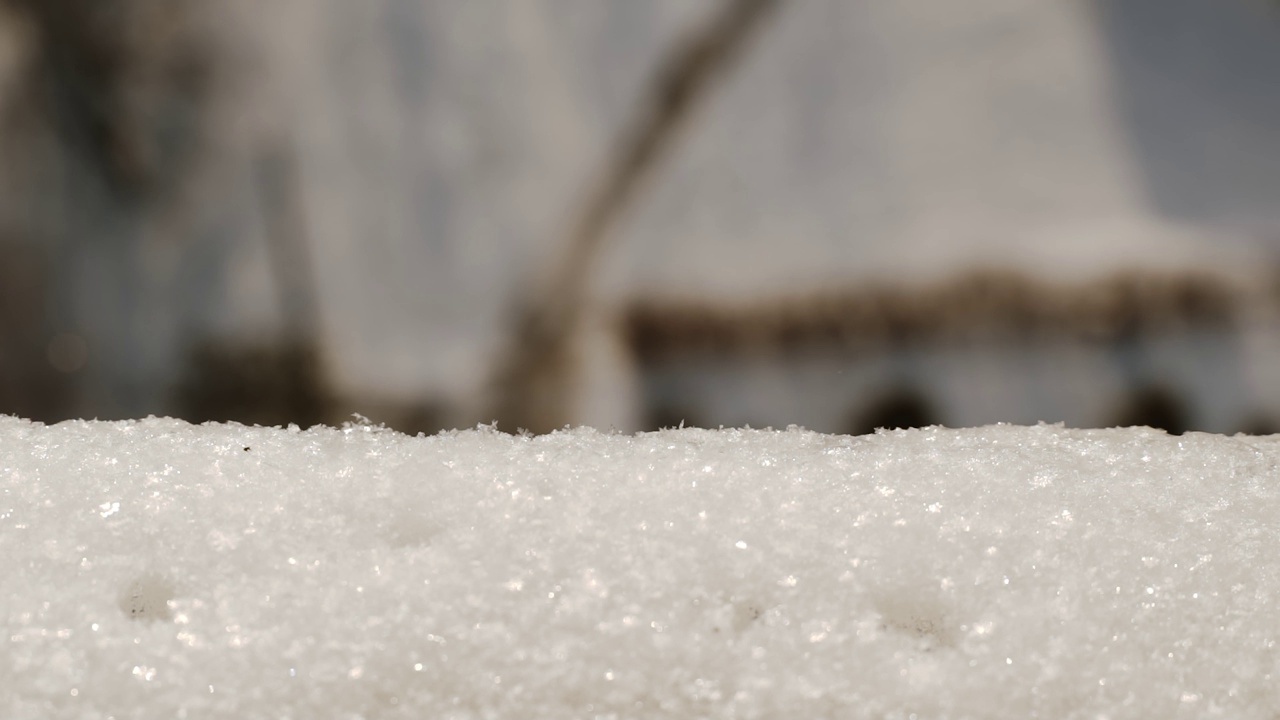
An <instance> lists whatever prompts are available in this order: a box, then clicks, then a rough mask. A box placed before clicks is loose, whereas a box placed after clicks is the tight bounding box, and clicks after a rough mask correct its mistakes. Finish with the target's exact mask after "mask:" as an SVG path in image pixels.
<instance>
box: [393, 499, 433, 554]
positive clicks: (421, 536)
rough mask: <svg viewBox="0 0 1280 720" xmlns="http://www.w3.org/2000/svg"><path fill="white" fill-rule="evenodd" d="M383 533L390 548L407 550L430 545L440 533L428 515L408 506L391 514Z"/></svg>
mask: <svg viewBox="0 0 1280 720" xmlns="http://www.w3.org/2000/svg"><path fill="white" fill-rule="evenodd" d="M385 532H386V538H387V542H389V543H391V546H392V547H396V548H407V547H416V546H424V545H430V544H431V541H432V540H433V539H434V538H435V536H436V535H438V534H439V533H440V527H439V526H438V525H436V523H435V522H434V521H433V520H432V518H431V516H430V515H428V514H427V513H425V512H421V511H419V510H417V509H416V508H414V507H412V506H409V507H401V508H397V509H395V510H393V511H392V512H391V517H390V520H389V521H388V523H387V526H386V531H385Z"/></svg>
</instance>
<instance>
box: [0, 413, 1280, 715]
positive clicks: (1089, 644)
mask: <svg viewBox="0 0 1280 720" xmlns="http://www.w3.org/2000/svg"><path fill="white" fill-rule="evenodd" d="M1277 460H1280V438H1276V437H1272V438H1258V437H1245V436H1237V437H1234V438H1231V437H1224V436H1217V435H1203V434H1189V435H1186V436H1182V437H1172V436H1168V435H1165V434H1164V433H1162V432H1158V431H1153V430H1147V429H1117V430H1073V429H1065V428H1063V427H1060V426H1046V425H1042V426H1037V427H1015V426H1007V425H997V426H989V427H982V428H975V429H967V430H949V429H943V428H929V429H922V430H910V431H894V432H882V433H879V434H876V435H872V436H862V437H851V436H836V435H823V434H817V433H812V432H807V431H804V430H799V429H789V430H786V431H771V430H718V431H715V430H699V429H673V430H664V431H661V432H655V433H646V434H641V435H635V436H626V435H617V434H606V433H601V432H597V431H594V430H590V429H577V430H566V431H563V432H557V433H553V434H550V435H545V436H538V437H533V436H513V435H507V434H503V433H500V432H498V431H496V430H494V429H492V428H488V427H480V428H478V429H476V430H468V431H460V432H450V433H444V434H441V435H438V436H435V437H416V438H415V437H408V436H405V435H402V434H399V433H396V432H393V431H390V430H386V429H382V428H378V427H371V426H369V425H368V424H351V425H348V426H346V427H344V428H342V429H333V428H314V429H311V430H308V431H301V430H299V429H297V428H290V429H273V428H257V427H254V428H250V427H244V426H239V425H218V424H208V425H203V426H193V425H190V424H187V423H185V422H182V421H178V420H167V419H148V420H143V421H137V422H110V423H108V422H84V421H73V422H65V423H61V424H58V425H52V426H44V425H40V424H36V423H31V422H27V421H25V420H20V419H16V418H0V621H2V622H3V631H4V632H3V633H0V643H4V646H5V652H4V653H3V654H0V717H4V718H13V719H15V720H20V719H25V718H32V719H35V718H40V719H44V718H100V719H105V718H117V719H118V720H124V719H125V718H144V719H145V718H180V717H191V718H297V719H299V720H301V719H307V718H590V717H595V718H637V717H664V718H886V717H890V718H904V719H905V718H995V717H1008V718H1013V717H1017V718H1026V717H1043V718H1102V717H1107V718H1113V719H1116V718H1154V717H1162V718H1163V717H1213V716H1221V717H1228V718H1237V719H1247V718H1257V719H1259V720H1274V718H1276V717H1280V646H1278V645H1277V641H1278V640H1280V571H1278V567H1280V566H1277V564H1276V562H1277V561H1276V552H1277V550H1278V549H1280V479H1278V478H1277Z"/></svg>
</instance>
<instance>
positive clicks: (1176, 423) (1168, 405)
mask: <svg viewBox="0 0 1280 720" xmlns="http://www.w3.org/2000/svg"><path fill="white" fill-rule="evenodd" d="M1113 417H1114V418H1115V419H1114V420H1113V421H1112V422H1111V423H1109V424H1108V427H1149V428H1155V429H1157V430H1164V431H1165V432H1167V433H1169V434H1170V435H1181V434H1183V433H1185V432H1188V431H1190V430H1193V429H1195V428H1193V427H1192V419H1191V411H1190V409H1189V408H1188V407H1187V404H1186V402H1184V401H1183V400H1182V399H1181V398H1180V397H1179V396H1178V394H1177V393H1176V392H1174V391H1173V390H1172V389H1170V388H1168V387H1165V386H1163V385H1148V386H1146V387H1142V388H1139V389H1137V390H1135V391H1134V392H1133V393H1131V394H1130V395H1129V397H1128V398H1126V399H1125V400H1124V402H1123V403H1122V404H1121V406H1120V408H1119V409H1118V410H1117V411H1116V412H1115V414H1114V416H1113Z"/></svg>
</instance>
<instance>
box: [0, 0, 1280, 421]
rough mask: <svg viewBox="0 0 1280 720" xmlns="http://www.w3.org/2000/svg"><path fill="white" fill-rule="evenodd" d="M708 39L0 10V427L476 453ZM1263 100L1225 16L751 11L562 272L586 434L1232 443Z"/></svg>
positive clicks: (396, 8) (638, 5)
mask: <svg viewBox="0 0 1280 720" xmlns="http://www.w3.org/2000/svg"><path fill="white" fill-rule="evenodd" d="M719 6H720V3H719V2H716V1H713V0H698V1H697V2H689V1H688V0H647V1H645V2H633V1H632V0H609V1H607V2H600V1H599V0H486V1H485V2H468V3H454V2H447V1H446V0H370V1H368V2H361V3H349V2H343V1H342V0H285V1H282V2H279V3H272V4H271V6H270V7H269V8H266V9H263V8H261V7H260V6H259V5H257V4H254V3H251V2H248V0H233V1H230V2H226V3H218V4H208V3H203V4H202V3H197V2H194V0H186V1H183V2H172V1H169V0H111V2H103V3H100V4H98V5H96V6H94V7H95V9H93V10H89V9H86V8H85V7H84V6H83V5H82V4H81V3H75V2H72V1H71V0H50V1H48V2H39V1H37V0H27V1H23V0H5V2H2V3H0V48H2V50H0V113H3V115H2V116H0V122H3V123H4V125H3V131H2V132H0V153H3V155H0V187H2V188H3V193H0V264H2V265H3V267H0V283H4V287H3V288H0V303H2V304H0V342H2V343H3V345H2V346H0V412H18V413H20V414H25V415H33V416H38V417H42V418H47V419H56V418H59V417H68V416H78V415H84V416H101V417H127V416H135V415H140V414H146V413H183V414H185V415H186V416H188V417H193V418H197V419H203V418H217V419H226V418H231V417H235V418H239V419H244V420H248V421H257V422H284V421H288V420H291V419H292V420H295V421H298V422H303V423H306V422H310V421H316V420H327V421H330V422H333V421H336V420H340V419H341V418H342V416H343V414H345V413H348V412H352V411H360V412H363V413H364V414H366V415H369V416H371V417H373V418H374V419H375V420H386V421H388V422H392V423H393V424H398V425H399V426H401V427H405V428H407V429H430V428H432V427H435V426H439V425H452V424H455V423H462V424H467V423H473V422H477V421H481V420H484V419H485V417H484V412H485V411H484V408H483V405H482V404H481V403H480V401H479V398H481V397H482V395H483V390H484V388H485V384H486V382H488V380H489V377H490V374H491V371H492V367H493V358H494V356H495V354H496V353H497V352H498V351H499V350H500V348H501V347H502V344H503V340H504V337H505V336H506V333H508V332H509V326H510V322H511V318H512V317H513V307H514V306H516V305H518V304H519V303H521V302H523V301H524V297H525V295H524V294H523V293H524V292H525V291H526V289H527V283H529V282H530V279H531V278H533V277H536V276H537V275H538V273H540V272H544V271H545V270H546V266H547V265H548V264H549V263H550V262H553V261H554V258H555V257H556V255H557V253H558V252H559V251H560V249H561V245H562V243H563V238H564V237H565V235H566V234H567V232H568V228H569V226H570V225H571V224H572V222H573V220H574V217H575V216H576V214H578V213H580V212H582V204H583V202H584V200H583V198H584V197H586V196H588V195H589V191H590V189H591V187H592V185H593V183H596V182H598V179H599V176H600V168H601V167H602V166H605V165H606V164H607V163H608V161H609V158H610V156H611V153H613V152H614V148H615V143H616V141H617V138H618V137H619V135H620V134H621V133H622V132H623V130H624V129H625V128H626V127H627V126H628V124H629V123H630V122H631V119H632V118H633V116H634V114H635V112H636V105H637V98H641V97H643V94H644V91H645V88H646V87H648V83H649V82H650V79H651V77H652V75H653V73H654V72H655V68H657V67H660V66H661V64H662V61H663V59H664V58H665V57H666V56H667V55H668V54H669V53H670V52H671V50H672V48H674V47H678V46H679V44H680V43H681V42H682V41H683V40H684V39H685V38H687V37H688V36H689V34H690V33H691V32H693V31H694V30H695V29H696V28H698V27H700V26H701V25H702V24H703V23H705V22H706V21H707V19H708V17H710V16H712V14H713V13H715V12H716V10H717V8H718V7H719ZM1277 67H1280V11H1277V10H1276V9H1275V8H1274V7H1272V6H1271V5H1269V4H1267V3H1263V2H1260V1H1255V0H1162V1H1159V2H1157V1H1156V0H1096V1H1093V2H1072V1H1070V0H1060V1H1055V2H1037V1H1035V0H979V1H978V2H970V3H965V4H963V5H962V6H961V5H957V6H955V7H952V6H950V5H946V4H940V3H937V2H932V1H930V0H905V1H902V2H892V3H890V2H877V1H873V0H867V1H861V0H859V1H857V2H848V1H846V0H792V1H791V2H782V3H781V6H780V7H779V8H778V10H777V12H775V13H774V14H773V15H772V16H771V17H770V19H769V21H768V24H767V26H765V27H763V28H762V29H761V30H760V31H759V32H758V33H757V35H756V37H754V38H753V39H752V40H751V42H750V45H749V47H748V51H747V52H746V53H745V54H744V55H743V56H742V57H741V58H740V59H739V61H738V62H737V63H736V65H735V66H734V67H732V68H729V70H728V71H727V72H726V74H725V75H724V76H723V80H722V82H720V83H719V84H718V85H717V86H716V87H714V88H712V90H711V91H710V92H709V93H708V95H707V97H706V98H704V99H703V100H702V102H701V104H700V107H699V108H698V110H697V112H696V115H695V117H694V118H693V121H692V122H691V123H690V125H689V126H688V127H687V128H686V129H685V131H684V132H683V133H682V134H681V135H680V136H679V137H678V138H676V140H675V142H674V145H673V147H672V150H671V152H670V154H669V155H668V156H667V157H666V158H665V159H664V161H663V162H661V163H660V164H659V165H658V166H657V167H656V169H655V170H654V171H653V172H652V173H650V174H649V176H648V177H647V178H646V183H645V185H644V186H643V187H642V188H641V191H640V192H638V193H637V194H636V195H635V197H634V198H633V199H632V202H631V203H630V205H629V206H628V207H627V208H626V212H625V213H624V214H623V215H622V216H621V217H620V220H619V222H618V223H617V224H616V225H615V226H614V227H613V229H612V231H611V232H610V234H609V236H608V237H607V243H606V245H605V246H604V248H603V249H604V252H603V253H602V254H601V256H600V257H599V258H597V262H595V263H594V264H593V265H592V267H591V273H592V282H591V298H592V299H591V300H590V305H591V307H592V312H591V314H590V321H589V323H588V325H587V328H586V330H585V331H584V333H583V335H582V337H581V338H580V342H581V352H582V353H583V356H584V357H585V358H586V360H585V362H584V364H583V366H582V372H581V389H580V397H579V398H578V400H579V403H580V404H579V406H578V410H577V412H576V415H575V417H576V419H578V420H580V421H583V422H590V423H594V424H600V425H612V426H616V427H619V428H622V429H631V428H637V427H644V426H648V425H652V424H654V423H663V422H679V421H680V420H681V419H684V420H688V421H690V422H694V421H696V422H701V423H705V424H711V425H716V424H722V423H723V424H738V423H743V422H751V423H754V424H773V425H783V424H787V423H790V422H796V423H801V424H806V425H809V426H812V427H815V428H817V429H823V430H854V429H865V428H867V427H870V426H872V425H874V424H913V423H914V422H931V421H939V422H946V423H950V424H974V423H978V422H992V421H996V420H1008V421H1016V422H1033V421H1035V420H1041V419H1043V420H1051V421H1052V420H1065V421H1068V422H1070V423H1073V424H1105V423H1108V422H1112V421H1116V422H1121V421H1125V419H1126V418H1130V419H1132V418H1137V419H1138V420H1142V419H1143V418H1144V417H1146V418H1155V417H1158V416H1160V415H1161V414H1162V413H1163V416H1164V417H1166V418H1171V419H1170V420H1168V421H1167V424H1169V425H1175V424H1177V423H1178V422H1180V423H1182V424H1183V425H1184V426H1186V427H1196V428H1206V429H1213V430H1221V431H1230V430H1234V429H1241V428H1243V427H1244V425H1245V424H1250V423H1252V424H1253V426H1254V427H1262V425H1261V424H1260V423H1261V422H1262V419H1264V418H1266V417H1267V416H1272V415H1277V414H1280V382H1276V380H1280V378H1274V377H1273V376H1272V373H1270V370H1269V369H1270V367H1271V366H1273V365H1276V363H1274V362H1273V361H1272V358H1275V357H1277V356H1276V354H1275V351H1276V338H1277V328H1276V325H1275V321H1274V319H1273V312H1272V309H1273V307H1274V305H1275V302H1276V298H1275V296H1274V291H1273V288H1274V277H1273V273H1274V268H1275V257H1274V254H1275V252H1276V250H1277V249H1278V248H1280V203H1277V202H1276V198H1277V197H1280V74H1277V73H1276V72H1275V69H1276V68H1277ZM1117 288H1119V289H1117ZM1188 288H1190V290H1188ZM1188 293H1189V294H1190V295H1191V296H1194V297H1201V298H1204V297H1207V298H1209V300H1207V301H1205V302H1204V303H1200V304H1197V303H1198V302H1199V301H1188V302H1184V300H1185V297H1184V296H1186V295H1187V294H1188ZM988 296H990V298H995V299H990V298H988V299H986V300H982V299H979V300H974V299H973V298H975V297H978V298H984V297H988ZM1099 296H1100V297H1101V299H1097V298H1098V297H1099ZM1116 297H1119V298H1121V299H1115V298H1116ZM1125 297H1128V298H1129V300H1125V299H1123V298H1125ZM1180 298H1181V299H1180ZM1095 300H1096V301H1095ZM1206 307H1207V308H1208V310H1205V308H1206ZM869 308H870V309H869ZM956 308H961V310H957V311H956V312H950V311H952V310H955V309H956ZM964 308H968V309H964ZM975 308H976V309H975ZM984 308H985V309H984ZM1028 308H1031V309H1030V310H1028ZM1064 308H1065V309H1064ZM949 313H950V314H949ZM984 313H986V314H984ZM1126 313H1128V314H1129V315H1131V316H1132V317H1133V318H1134V319H1131V320H1128V321H1127V320H1123V319H1120V320H1117V319H1116V318H1117V317H1121V318H1123V317H1125V316H1126V315H1125V314H1126ZM957 317H959V318H960V319H959V320H957V319H956V318H957ZM780 318H781V319H780ZM849 318H855V319H849ZM857 318H862V319H857ZM867 318H870V319H867ZM877 318H878V319H877ZM903 318H907V319H906V320H903ZM911 318H915V319H911ZM948 318H950V319H948ZM1019 318H1021V319H1019ZM1028 318H1030V319H1028ZM689 327H700V328H703V330H700V331H689V330H688V328H689ZM1094 327H1103V328H1104V330H1103V331H1099V332H1093V331H1091V330H1088V328H1094ZM868 328H870V329H868ZM895 328H896V329H895ZM1081 328H1084V329H1083V330H1082V329H1081ZM1105 328H1110V329H1105ZM700 333H702V334H701V335H700ZM886 333H887V334H886ZM1091 333H1092V334H1091ZM742 338H756V339H754V340H742ZM760 338H765V339H764V340H761V339H760ZM709 348H710V349H709ZM1272 388H1277V390H1272ZM1134 408H1136V409H1137V410H1142V409H1143V408H1146V409H1147V410H1151V408H1155V410H1158V411H1160V412H1155V411H1151V412H1148V413H1147V414H1146V415H1143V414H1142V413H1140V412H1137V410H1134ZM1130 410H1133V413H1131V414H1130V415H1126V414H1125V413H1129V412H1130ZM1135 413H1136V414H1135ZM878 419H880V420H883V422H880V420H878ZM1255 420H1256V422H1255Z"/></svg>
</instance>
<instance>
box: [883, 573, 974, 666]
mask: <svg viewBox="0 0 1280 720" xmlns="http://www.w3.org/2000/svg"><path fill="white" fill-rule="evenodd" d="M875 608H876V610H877V611H878V612H879V613H880V618H881V621H882V622H883V625H882V627H883V628H884V629H885V630H888V631H890V632H894V633H898V634H900V635H903V636H906V637H908V638H911V639H912V640H915V641H916V642H919V643H920V644H921V645H922V646H923V647H924V649H925V650H926V651H928V650H933V649H934V648H939V647H954V646H955V644H956V634H955V624H954V622H953V620H952V618H951V617H950V613H949V612H947V609H946V607H945V606H944V605H943V603H942V601H941V600H940V599H938V598H936V597H933V596H931V595H928V594H922V593H920V592H919V591H918V590H912V589H909V588H902V589H901V590H899V591H896V592H892V593H882V594H880V595H879V596H877V597H876V598H875Z"/></svg>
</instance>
